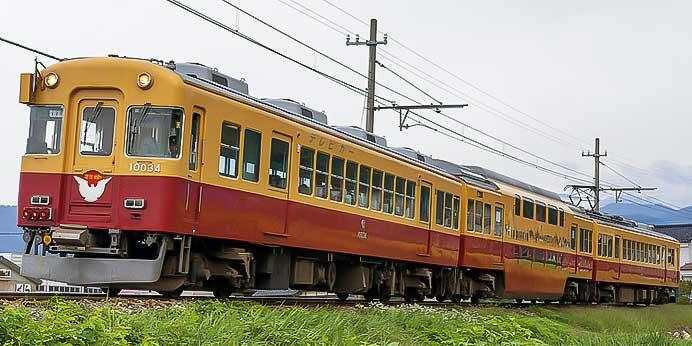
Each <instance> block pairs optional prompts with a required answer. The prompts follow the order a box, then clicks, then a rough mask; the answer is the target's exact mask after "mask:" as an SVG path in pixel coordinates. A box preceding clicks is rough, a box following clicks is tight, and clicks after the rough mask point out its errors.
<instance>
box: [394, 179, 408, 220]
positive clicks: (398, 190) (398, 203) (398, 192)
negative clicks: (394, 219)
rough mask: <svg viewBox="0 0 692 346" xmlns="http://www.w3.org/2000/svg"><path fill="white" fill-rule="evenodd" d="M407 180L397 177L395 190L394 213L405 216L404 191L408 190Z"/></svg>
mask: <svg viewBox="0 0 692 346" xmlns="http://www.w3.org/2000/svg"><path fill="white" fill-rule="evenodd" d="M405 190H406V180H404V178H401V177H396V186H395V190H394V215H397V216H404V193H405V192H406V191H405Z"/></svg>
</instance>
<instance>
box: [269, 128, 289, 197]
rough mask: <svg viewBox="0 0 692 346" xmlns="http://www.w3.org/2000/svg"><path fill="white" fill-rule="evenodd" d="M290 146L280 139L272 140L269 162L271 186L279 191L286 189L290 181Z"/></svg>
mask: <svg viewBox="0 0 692 346" xmlns="http://www.w3.org/2000/svg"><path fill="white" fill-rule="evenodd" d="M288 152H289V145H288V143H287V142H284V141H282V140H280V139H276V138H272V148H271V156H270V157H269V158H270V161H269V185H270V186H272V187H276V188H279V189H285V188H286V180H288Z"/></svg>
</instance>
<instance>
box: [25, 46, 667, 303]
mask: <svg viewBox="0 0 692 346" xmlns="http://www.w3.org/2000/svg"><path fill="white" fill-rule="evenodd" d="M20 101H21V102H22V103H25V104H27V105H29V106H30V109H31V111H30V115H29V117H30V128H29V136H28V139H27V147H26V155H24V156H23V157H22V166H21V181H20V187H19V189H20V192H19V226H21V227H23V228H24V230H25V232H26V233H25V240H26V241H27V251H26V254H25V256H24V258H23V263H24V265H23V273H24V274H25V275H28V276H30V277H35V278H41V279H50V280H55V281H63V282H68V283H71V284H79V285H89V286H100V287H104V288H105V289H110V290H113V291H117V290H119V289H122V288H137V289H152V290H157V291H159V292H162V293H163V294H166V295H176V294H179V293H180V292H182V290H183V289H185V290H193V289H208V290H213V291H214V293H215V294H216V295H217V296H220V297H223V296H228V295H230V294H231V293H233V292H237V291H248V290H255V289H286V288H295V289H319V290H326V291H330V292H335V293H337V294H338V296H339V297H340V298H346V297H347V296H348V295H349V294H362V295H365V296H366V297H368V298H371V299H375V298H379V299H383V300H386V299H389V298H390V297H392V296H403V297H404V298H405V299H406V300H409V301H411V300H416V299H422V298H423V297H437V299H439V300H445V299H451V300H454V301H457V300H461V299H469V298H470V299H472V300H474V301H476V300H478V299H481V298H484V297H499V298H514V299H531V300H535V299H537V300H545V301H557V300H561V301H584V302H588V301H598V302H619V303H660V302H667V301H670V300H671V299H674V297H675V290H676V288H677V287H678V278H679V273H678V263H677V251H679V244H678V242H676V241H675V240H674V239H672V238H670V237H667V236H665V235H661V234H658V233H655V232H653V231H652V230H650V229H648V228H646V227H643V226H639V225H637V224H635V223H632V222H628V221H625V220H622V219H618V218H616V217H610V216H606V215H601V214H592V213H586V212H584V211H583V210H581V209H579V208H576V207H573V206H571V205H568V204H566V203H564V202H562V201H561V200H560V198H559V196H557V195H556V194H554V193H551V192H548V191H545V190H542V189H540V188H537V187H534V186H530V185H528V184H525V183H522V182H520V181H517V180H514V179H511V178H508V177H506V176H503V175H500V174H497V173H494V172H491V171H488V170H485V169H482V168H479V167H468V166H461V165H458V164H454V163H450V162H445V161H441V160H436V159H433V158H431V157H429V156H426V155H422V154H420V153H418V152H416V151H414V150H411V149H407V148H389V147H387V146H386V141H385V140H384V139H383V138H381V137H378V136H375V135H373V134H370V133H366V132H364V131H362V130H360V129H358V128H354V127H333V126H329V125H327V121H326V116H325V115H324V114H323V113H321V112H317V111H315V110H313V109H310V108H308V107H305V106H303V105H301V104H298V103H296V102H293V101H290V100H281V99H257V98H254V97H252V96H250V95H249V93H248V88H247V84H245V82H244V81H242V80H236V79H233V78H231V77H229V76H226V75H224V74H221V73H219V72H218V71H216V70H215V69H210V68H207V67H205V66H203V65H199V64H176V63H173V62H170V63H162V62H158V61H146V60H138V59H130V58H119V57H108V58H85V59H74V60H67V61H62V62H60V63H57V64H55V65H52V66H50V67H48V68H46V69H44V70H42V71H40V72H39V71H37V72H35V73H33V74H23V75H22V76H21V91H20ZM46 254H53V255H46Z"/></svg>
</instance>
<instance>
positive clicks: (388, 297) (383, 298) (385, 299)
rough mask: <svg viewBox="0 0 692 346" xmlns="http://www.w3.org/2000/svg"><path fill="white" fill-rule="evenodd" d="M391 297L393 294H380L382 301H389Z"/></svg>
mask: <svg viewBox="0 0 692 346" xmlns="http://www.w3.org/2000/svg"><path fill="white" fill-rule="evenodd" d="M390 299H392V296H390V295H386V294H381V295H380V302H382V303H386V302H388V301H389V300H390Z"/></svg>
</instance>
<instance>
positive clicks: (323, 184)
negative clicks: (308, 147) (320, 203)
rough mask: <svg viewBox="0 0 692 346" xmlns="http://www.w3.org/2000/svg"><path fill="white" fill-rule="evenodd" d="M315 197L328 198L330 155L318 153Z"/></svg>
mask: <svg viewBox="0 0 692 346" xmlns="http://www.w3.org/2000/svg"><path fill="white" fill-rule="evenodd" d="M315 168H316V172H315V197H319V198H327V180H328V177H329V154H326V153H323V152H319V151H318V152H317V164H316V165H315Z"/></svg>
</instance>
